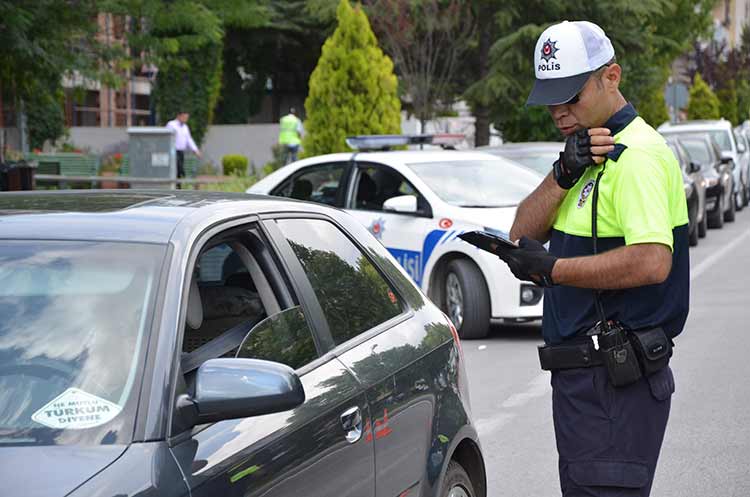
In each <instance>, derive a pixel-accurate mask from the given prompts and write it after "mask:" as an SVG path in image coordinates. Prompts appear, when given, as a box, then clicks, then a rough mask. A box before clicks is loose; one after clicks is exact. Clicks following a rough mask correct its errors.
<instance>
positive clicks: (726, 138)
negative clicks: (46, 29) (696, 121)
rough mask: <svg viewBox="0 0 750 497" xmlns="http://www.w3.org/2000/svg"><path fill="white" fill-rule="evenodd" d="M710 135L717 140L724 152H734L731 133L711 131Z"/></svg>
mask: <svg viewBox="0 0 750 497" xmlns="http://www.w3.org/2000/svg"><path fill="white" fill-rule="evenodd" d="M708 134H709V135H711V138H713V139H714V140H716V144H717V145H719V148H720V149H721V151H722V152H731V151H732V135H731V132H730V131H727V130H722V131H709V132H708Z"/></svg>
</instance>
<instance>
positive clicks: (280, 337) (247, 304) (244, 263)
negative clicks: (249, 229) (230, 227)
mask: <svg viewBox="0 0 750 497" xmlns="http://www.w3.org/2000/svg"><path fill="white" fill-rule="evenodd" d="M246 236H255V238H256V239H257V240H259V237H257V236H256V235H247V233H243V235H242V236H238V237H236V238H233V237H226V236H222V235H220V237H221V238H220V240H221V241H220V243H216V242H211V241H209V243H208V244H207V245H206V248H204V249H203V251H202V252H201V254H200V255H199V257H198V260H197V263H196V265H195V267H194V268H193V272H192V274H193V281H192V282H191V283H190V289H189V292H188V303H187V315H186V319H185V326H184V338H183V346H182V350H183V358H182V363H183V371H184V372H186V373H189V372H190V371H193V370H195V368H197V366H198V365H199V364H200V363H202V362H204V361H205V360H208V359H211V358H215V357H235V356H236V355H237V352H238V348H239V345H240V344H241V343H243V341H244V342H247V343H248V344H253V343H261V342H266V341H268V340H271V341H274V343H275V348H269V347H266V346H263V347H260V346H258V347H255V348H254V347H253V346H251V345H248V346H247V347H246V350H245V351H244V357H255V358H259V359H266V360H271V361H276V362H280V363H283V364H287V365H289V366H292V367H295V368H298V367H300V366H302V365H304V364H306V363H308V362H310V361H312V360H314V359H315V358H316V357H317V352H316V349H315V345H314V340H313V335H312V332H311V330H310V328H309V327H307V326H306V321H305V320H304V316H303V317H302V321H301V322H302V323H304V324H305V327H304V329H303V328H302V326H301V325H298V326H297V327H296V328H295V329H294V330H291V331H288V332H286V333H282V332H281V331H280V330H281V329H282V326H281V325H277V326H275V327H269V326H268V320H269V318H273V317H275V316H278V315H281V314H282V313H283V312H284V311H285V310H286V309H284V308H283V305H282V303H281V302H280V299H279V298H278V297H277V295H276V291H275V290H274V286H273V284H272V279H273V277H274V275H273V274H271V273H272V272H273V271H275V268H271V267H269V266H268V263H267V262H264V260H266V259H264V258H263V257H262V254H260V253H259V250H261V249H259V248H258V246H257V245H252V246H251V245H249V244H248V243H246V239H245V238H244V237H246ZM263 250H265V249H263ZM287 321H288V320H287ZM272 322H277V321H272ZM279 322H281V323H282V324H283V323H284V322H286V321H279ZM264 323H265V324H264ZM263 330H265V331H263ZM269 330H270V331H269ZM259 331H263V333H262V338H261V339H258V340H255V339H253V340H249V341H248V336H251V335H253V334H255V333H256V332H259ZM292 331H293V332H294V333H293V335H292ZM271 332H273V333H276V334H275V335H273V336H271V337H269V333H271ZM259 336H260V335H259ZM290 336H293V337H294V346H295V347H296V348H297V350H290V349H289V348H288V347H286V346H283V344H284V343H285V338H288V337H290ZM219 344H221V346H220V347H218V346H219ZM217 347H218V348H217ZM256 349H257V350H256ZM302 351H304V353H302Z"/></svg>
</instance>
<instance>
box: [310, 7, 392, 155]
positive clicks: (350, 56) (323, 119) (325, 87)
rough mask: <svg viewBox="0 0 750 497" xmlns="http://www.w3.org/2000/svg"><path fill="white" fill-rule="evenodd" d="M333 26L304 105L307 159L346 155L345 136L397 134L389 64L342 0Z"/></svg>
mask: <svg viewBox="0 0 750 497" xmlns="http://www.w3.org/2000/svg"><path fill="white" fill-rule="evenodd" d="M337 19H338V26H337V28H336V30H335V31H334V33H333V35H331V37H330V38H328V39H327V40H326V42H325V44H324V45H323V50H322V54H321V56H320V60H319V61H318V65H317V66H316V68H315V70H314V71H313V73H312V76H311V77H310V93H309V95H308V97H307V100H306V101H305V109H306V111H307V121H306V122H305V130H306V133H305V137H304V140H303V147H304V153H305V154H306V155H319V154H326V153H331V152H340V151H347V150H349V148H348V147H347V145H346V142H345V139H346V137H347V136H349V135H359V134H394V133H396V134H397V133H399V132H400V130H401V114H400V111H401V104H400V102H399V99H398V94H397V88H398V80H397V79H396V76H395V75H394V74H393V63H392V62H391V59H390V58H389V57H388V56H386V55H385V54H384V53H383V51H382V50H381V49H380V47H378V43H377V40H376V38H375V35H374V34H373V32H372V29H371V28H370V23H369V21H368V20H367V16H366V15H365V13H364V11H363V10H362V9H361V8H360V7H354V8H352V6H351V5H350V4H349V1H348V0H341V3H340V4H339V7H338V10H337Z"/></svg>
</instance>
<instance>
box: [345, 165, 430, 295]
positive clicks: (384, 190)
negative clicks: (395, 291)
mask: <svg viewBox="0 0 750 497" xmlns="http://www.w3.org/2000/svg"><path fill="white" fill-rule="evenodd" d="M349 184H350V193H349V195H348V199H347V212H349V213H350V214H351V215H352V216H354V218H355V219H357V220H358V221H359V222H360V223H361V224H362V225H363V226H365V227H366V228H367V229H368V231H370V233H372V234H373V235H374V236H375V238H377V239H378V240H380V242H381V243H382V244H383V245H384V246H385V247H386V248H387V249H388V251H389V252H390V253H391V254H392V255H393V257H395V258H396V260H398V261H399V263H400V264H401V266H403V268H404V269H405V270H406V272H407V273H409V276H411V278H412V279H413V280H414V281H415V282H416V283H417V284H419V285H421V283H422V275H423V274H424V267H425V263H426V261H425V260H424V252H425V250H424V248H425V247H424V243H425V237H426V235H427V233H428V232H429V231H430V229H431V226H432V210H431V207H430V205H429V203H428V202H427V200H426V199H425V198H424V196H423V195H421V194H420V193H419V191H418V190H417V189H416V188H415V187H414V186H413V185H412V184H411V183H410V182H409V181H407V180H406V178H404V177H403V175H402V174H401V173H399V172H398V171H396V170H395V169H394V168H392V167H389V166H386V165H384V164H375V163H358V164H357V167H356V169H354V170H353V171H352V178H351V180H350V183H349ZM402 195H410V196H414V197H416V198H417V209H418V212H416V213H404V212H394V211H389V210H384V209H383V204H384V203H385V202H386V201H387V200H388V199H390V198H394V197H398V196H402Z"/></svg>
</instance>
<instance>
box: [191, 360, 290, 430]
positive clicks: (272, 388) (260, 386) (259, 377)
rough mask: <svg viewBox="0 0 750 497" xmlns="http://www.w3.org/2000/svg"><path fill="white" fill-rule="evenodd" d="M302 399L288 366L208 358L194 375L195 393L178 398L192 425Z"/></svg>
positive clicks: (262, 411) (280, 407)
mask: <svg viewBox="0 0 750 497" xmlns="http://www.w3.org/2000/svg"><path fill="white" fill-rule="evenodd" d="M304 401H305V390H304V388H303V387H302V382H301V381H300V379H299V377H298V376H297V374H296V373H295V372H294V370H293V369H292V368H290V367H289V366H285V365H284V364H280V363H277V362H271V361H264V360H260V359H237V358H235V359H209V360H208V361H206V362H204V363H203V364H201V366H200V368H198V371H197V373H196V377H195V395H194V396H193V397H192V398H189V397H188V396H187V395H183V396H181V397H180V398H179V399H178V406H177V407H178V409H179V410H181V411H183V412H184V411H192V412H191V414H192V415H191V416H190V418H191V421H193V423H191V424H192V425H193V426H195V425H200V424H204V423H215V422H217V421H223V420H226V419H238V418H249V417H252V416H261V415H263V414H271V413H275V412H282V411H288V410H289V409H294V408H295V407H297V406H299V405H301V404H302V403H303V402H304Z"/></svg>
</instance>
